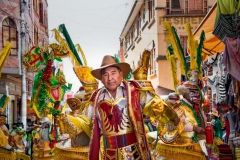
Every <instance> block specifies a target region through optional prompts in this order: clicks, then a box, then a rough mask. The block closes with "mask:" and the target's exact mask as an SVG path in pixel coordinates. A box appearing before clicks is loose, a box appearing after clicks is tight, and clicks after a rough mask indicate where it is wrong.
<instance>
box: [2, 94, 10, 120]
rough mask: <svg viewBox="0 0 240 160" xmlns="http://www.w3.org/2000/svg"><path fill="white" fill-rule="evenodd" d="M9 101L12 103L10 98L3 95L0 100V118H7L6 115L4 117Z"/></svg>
mask: <svg viewBox="0 0 240 160" xmlns="http://www.w3.org/2000/svg"><path fill="white" fill-rule="evenodd" d="M9 101H10V98H9V97H8V96H6V95H3V96H2V97H1V98H0V116H5V115H3V112H4V110H5V109H6V107H7V104H8V102H9Z"/></svg>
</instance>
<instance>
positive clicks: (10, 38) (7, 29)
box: [2, 18, 18, 55]
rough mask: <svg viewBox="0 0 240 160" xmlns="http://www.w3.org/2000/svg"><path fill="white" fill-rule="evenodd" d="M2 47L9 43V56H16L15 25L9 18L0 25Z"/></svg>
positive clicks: (16, 34)
mask: <svg viewBox="0 0 240 160" xmlns="http://www.w3.org/2000/svg"><path fill="white" fill-rule="evenodd" d="M2 37H3V41H2V44H3V46H4V45H5V44H6V43H8V42H10V43H11V44H12V48H11V53H10V54H11V55H17V54H18V32H17V26H16V23H15V22H14V21H13V20H12V19H11V18H6V19H4V20H3V23H2Z"/></svg>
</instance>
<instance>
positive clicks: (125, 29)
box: [120, 0, 144, 38]
mask: <svg viewBox="0 0 240 160" xmlns="http://www.w3.org/2000/svg"><path fill="white" fill-rule="evenodd" d="M143 3H144V0H135V2H134V4H133V6H132V9H131V11H130V14H129V15H128V18H127V21H126V22H125V25H124V27H123V30H122V32H121V35H120V38H121V37H125V36H126V34H127V33H128V30H129V29H130V27H131V26H132V24H133V23H134V20H135V18H136V17H137V15H138V13H139V10H140V9H141V6H142V4H143Z"/></svg>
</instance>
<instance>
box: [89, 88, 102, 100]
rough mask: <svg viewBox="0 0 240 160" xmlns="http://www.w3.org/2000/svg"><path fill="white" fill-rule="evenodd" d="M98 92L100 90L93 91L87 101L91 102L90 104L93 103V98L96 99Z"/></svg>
mask: <svg viewBox="0 0 240 160" xmlns="http://www.w3.org/2000/svg"><path fill="white" fill-rule="evenodd" d="M99 90H100V89H97V90H95V91H94V92H93V93H92V95H91V97H90V99H89V101H91V102H94V101H95V98H96V96H97V93H98V91H99Z"/></svg>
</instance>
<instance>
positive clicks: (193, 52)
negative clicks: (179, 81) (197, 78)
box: [185, 23, 198, 70]
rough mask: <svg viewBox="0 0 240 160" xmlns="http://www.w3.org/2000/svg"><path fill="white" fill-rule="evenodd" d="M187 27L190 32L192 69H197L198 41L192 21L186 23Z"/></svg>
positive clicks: (189, 49)
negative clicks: (193, 30) (193, 32)
mask: <svg viewBox="0 0 240 160" xmlns="http://www.w3.org/2000/svg"><path fill="white" fill-rule="evenodd" d="M185 29H186V30H187V33H188V52H189V54H190V69H191V70H196V69H197V68H198V66H197V61H196V58H197V57H196V56H197V47H198V42H197V41H196V40H195V39H194V36H193V34H192V30H191V25H190V23H186V24H185Z"/></svg>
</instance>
